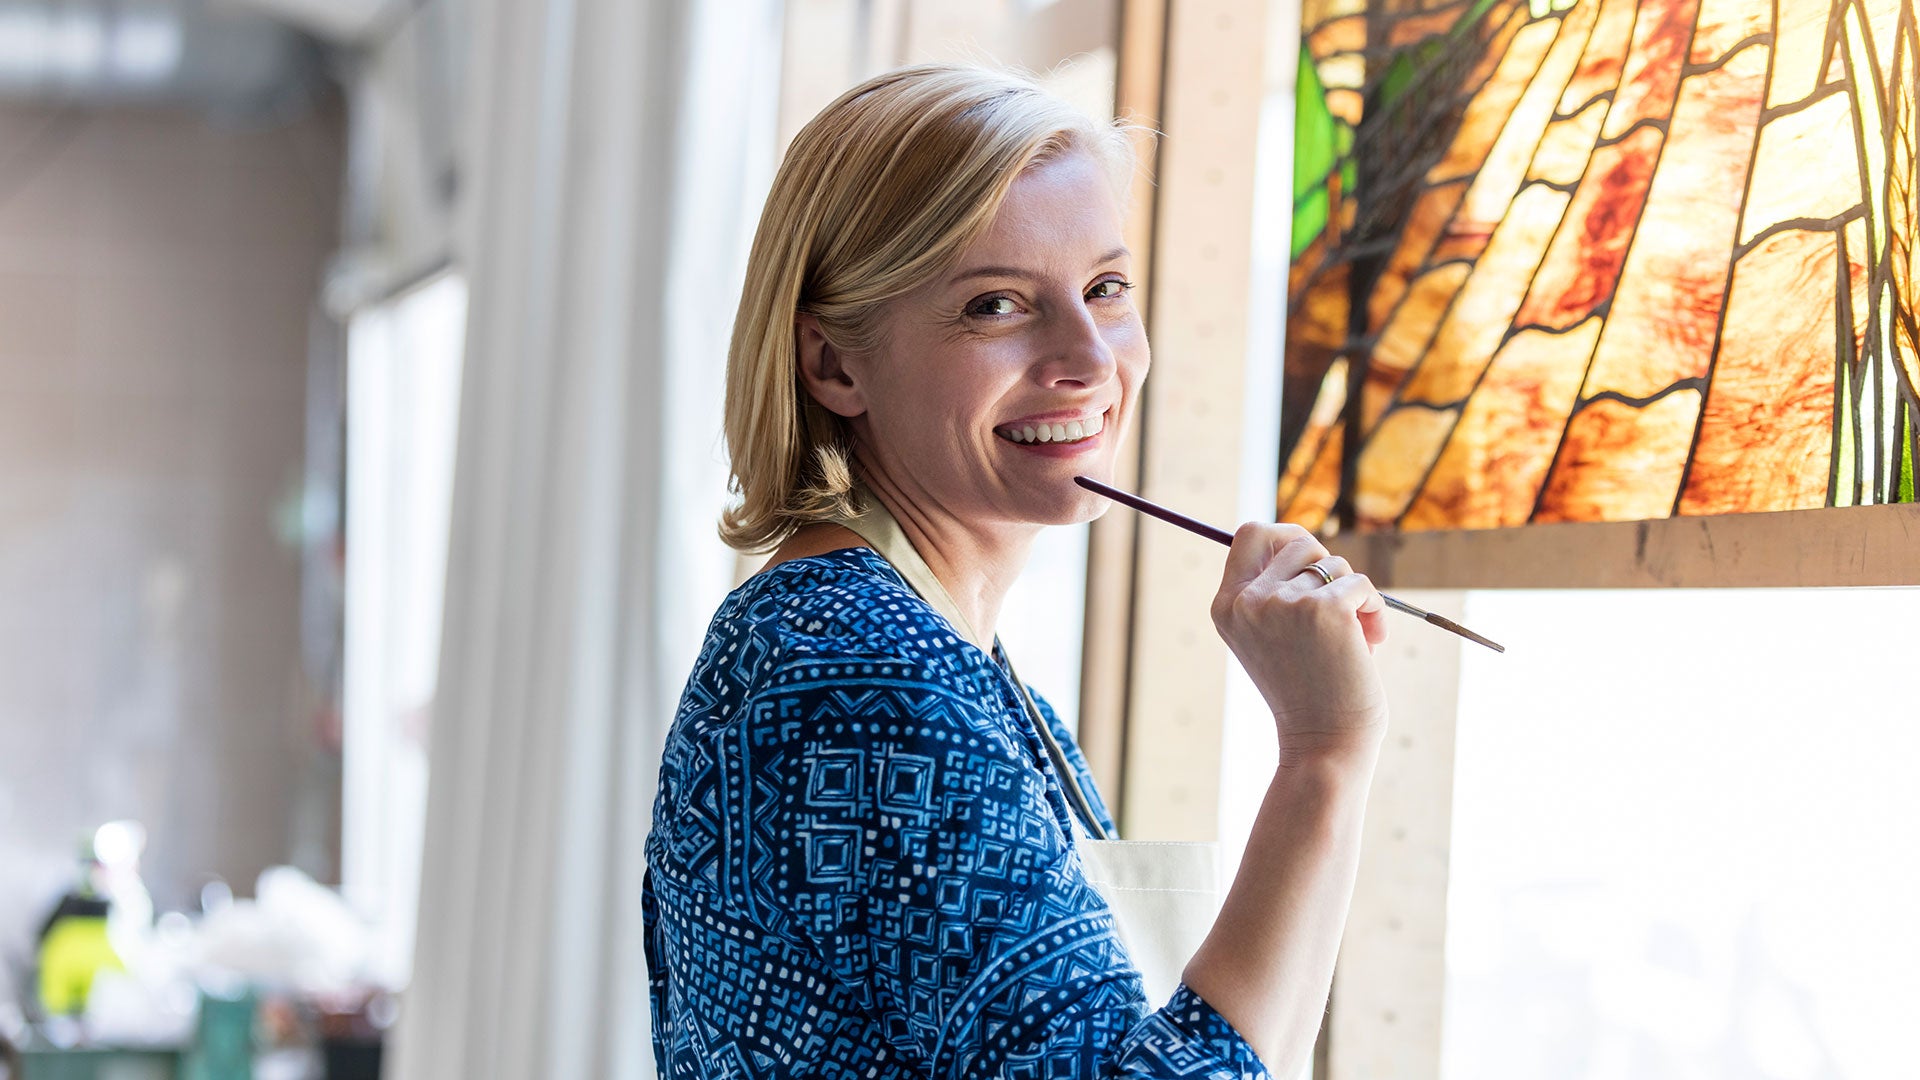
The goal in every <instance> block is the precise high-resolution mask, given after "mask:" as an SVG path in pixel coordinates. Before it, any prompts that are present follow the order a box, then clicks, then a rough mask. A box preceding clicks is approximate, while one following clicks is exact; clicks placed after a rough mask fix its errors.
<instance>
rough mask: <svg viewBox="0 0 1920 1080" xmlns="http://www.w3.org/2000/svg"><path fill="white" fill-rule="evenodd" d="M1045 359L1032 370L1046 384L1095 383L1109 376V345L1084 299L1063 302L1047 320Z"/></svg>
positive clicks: (1067, 386) (1111, 366) (1111, 370)
mask: <svg viewBox="0 0 1920 1080" xmlns="http://www.w3.org/2000/svg"><path fill="white" fill-rule="evenodd" d="M1049 322H1050V324H1051V325H1049V326H1048V328H1047V330H1048V332H1047V335H1046V339H1045V342H1044V346H1045V352H1044V353H1043V356H1044V357H1045V359H1044V360H1043V361H1042V362H1041V364H1040V365H1039V369H1038V370H1037V371H1036V372H1035V374H1036V375H1037V376H1038V377H1039V379H1040V381H1041V382H1042V383H1044V384H1045V385H1046V386H1048V387H1059V388H1063V389H1071V388H1075V387H1088V388H1091V387H1097V386H1102V385H1104V384H1105V383H1106V382H1107V380H1108V379H1111V378H1113V373H1114V369H1115V361H1114V355H1113V346H1112V345H1111V344H1110V343H1108V341H1107V339H1106V335H1105V334H1103V333H1102V332H1101V327H1100V323H1099V321H1098V320H1096V319H1095V318H1094V316H1093V312H1091V311H1089V310H1087V306H1086V305H1085V304H1084V303H1078V304H1071V305H1067V306H1066V309H1065V310H1064V311H1061V312H1059V314H1057V315H1056V316H1054V317H1053V318H1052V319H1050V320H1049Z"/></svg>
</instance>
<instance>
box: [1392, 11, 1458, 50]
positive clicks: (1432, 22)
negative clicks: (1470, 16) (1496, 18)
mask: <svg viewBox="0 0 1920 1080" xmlns="http://www.w3.org/2000/svg"><path fill="white" fill-rule="evenodd" d="M1466 7H1467V6H1466V5H1465V4H1448V5H1446V6H1445V7H1439V8H1435V9H1433V10H1432V11H1425V12H1421V13H1420V14H1418V15H1407V16H1404V17H1402V18H1398V19H1395V20H1393V22H1392V23H1390V24H1389V25H1388V27H1387V44H1388V45H1391V46H1393V47H1394V48H1401V47H1403V46H1406V45H1411V44H1413V43H1414V42H1416V41H1419V40H1421V39H1422V38H1429V37H1433V36H1434V35H1436V34H1444V33H1446V32H1447V31H1448V30H1450V29H1452V28H1453V24H1454V23H1455V22H1456V21H1458V20H1459V18H1460V14H1461V13H1462V12H1463V11H1465V10H1466Z"/></svg>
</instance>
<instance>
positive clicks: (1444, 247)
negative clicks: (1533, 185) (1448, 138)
mask: <svg viewBox="0 0 1920 1080" xmlns="http://www.w3.org/2000/svg"><path fill="white" fill-rule="evenodd" d="M1596 10H1597V9H1596V8H1595V7H1594V6H1593V5H1592V4H1579V5H1576V6H1575V7H1574V9H1573V10H1572V11H1569V12H1567V14H1566V15H1565V16H1564V17H1563V18H1561V19H1559V20H1558V23H1559V27H1560V30H1559V33H1558V35H1557V36H1555V38H1554V40H1553V47H1552V48H1551V49H1549V50H1548V51H1547V56H1546V59H1545V60H1544V61H1542V62H1541V64H1540V67H1539V70H1538V71H1536V72H1535V73H1534V76H1533V80H1532V81H1531V82H1530V83H1528V85H1527V89H1526V92H1525V93H1523V94H1521V95H1520V100H1519V101H1518V102H1516V103H1515V104H1514V106H1513V109H1512V111H1511V112H1509V113H1508V114H1507V116H1506V119H1505V121H1504V122H1503V123H1502V125H1501V127H1500V134H1499V136H1498V137H1496V138H1495V139H1494V140H1493V145H1492V147H1491V148H1489V149H1488V150H1487V155H1486V158H1485V160H1483V161H1482V162H1481V163H1480V168H1479V170H1478V171H1477V172H1475V174H1474V177H1473V183H1472V185H1471V186H1469V187H1468V188H1467V197H1466V200H1465V201H1463V202H1462V203H1461V204H1460V211H1459V213H1458V214H1456V215H1455V217H1454V223H1453V225H1452V226H1451V227H1450V228H1449V229H1448V239H1447V242H1445V243H1442V244H1441V246H1440V250H1439V251H1437V252H1435V256H1436V258H1442V259H1452V258H1467V259H1472V258H1477V257H1478V256H1479V254H1480V246H1481V244H1483V243H1484V242H1485V241H1484V239H1483V238H1485V237H1490V236H1491V235H1492V233H1493V229H1494V226H1495V225H1497V224H1499V222H1500V221H1501V220H1502V219H1503V218H1504V217H1505V216H1506V215H1507V209H1508V207H1510V206H1512V205H1513V202H1514V198H1515V195H1516V194H1517V193H1518V192H1519V190H1520V185H1521V183H1522V182H1523V181H1524V180H1525V179H1526V176H1527V168H1528V166H1529V165H1530V164H1531V163H1532V161H1533V157H1534V152H1535V151H1536V150H1537V149H1538V148H1539V146H1540V139H1541V136H1542V135H1544V134H1545V133H1546V130H1547V124H1548V122H1550V121H1551V120H1552V119H1553V109H1554V105H1555V103H1556V102H1558V101H1559V100H1560V94H1561V92H1562V91H1564V90H1565V89H1566V88H1567V80H1568V79H1569V78H1571V77H1572V76H1573V69H1574V66H1575V65H1576V64H1578V63H1579V61H1580V54H1581V52H1582V51H1584V50H1585V49H1586V46H1587V32H1588V31H1589V30H1590V29H1592V27H1593V14H1594V12H1595V11H1596ZM1543 25H1547V26H1551V25H1553V24H1552V23H1546V24H1543ZM1530 29H1531V28H1530ZM1456 236H1457V237H1458V238H1459V240H1460V241H1461V242H1456Z"/></svg>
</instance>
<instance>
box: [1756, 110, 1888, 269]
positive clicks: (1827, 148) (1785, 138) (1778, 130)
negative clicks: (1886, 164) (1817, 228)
mask: <svg viewBox="0 0 1920 1080" xmlns="http://www.w3.org/2000/svg"><path fill="white" fill-rule="evenodd" d="M1852 111H1853V99H1852V98H1851V97H1849V96H1848V95H1846V94H1833V95H1831V96H1829V97H1826V98H1823V99H1821V100H1820V101H1817V102H1815V103H1814V104H1812V105H1809V106H1807V107H1806V108H1804V109H1801V110H1799V111H1797V112H1790V113H1787V114H1786V115H1784V116H1779V117H1775V118H1774V119H1773V120H1772V121H1770V122H1768V123H1767V125H1766V126H1765V127H1763V128H1761V129H1760V147H1759V149H1758V151H1757V152H1756V153H1755V154H1754V158H1753V178H1752V180H1751V181H1749V183H1748V188H1747V212H1746V214H1745V216H1744V217H1743V219H1742V221H1741V225H1740V243H1742V244H1747V243H1749V242H1751V241H1752V240H1753V238H1754V237H1755V236H1757V235H1759V234H1760V233H1761V232H1762V231H1764V230H1765V229H1766V228H1767V227H1768V226H1770V225H1774V224H1777V223H1779V222H1782V221H1786V220H1787V219H1789V218H1809V219H1812V220H1815V221H1820V220H1825V219H1828V218H1832V217H1836V216H1838V215H1840V214H1842V213H1845V212H1846V211H1848V210H1850V209H1852V208H1853V207H1855V206H1857V205H1859V203H1860V156H1859V155H1858V154H1856V153H1855V152H1854V144H1853V138H1852V137H1851V134H1850V132H1851V131H1852V129H1853V118H1852Z"/></svg>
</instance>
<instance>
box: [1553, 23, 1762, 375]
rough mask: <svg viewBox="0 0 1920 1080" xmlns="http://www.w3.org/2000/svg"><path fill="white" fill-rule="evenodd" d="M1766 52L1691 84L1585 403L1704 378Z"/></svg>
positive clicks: (1746, 55) (1677, 112)
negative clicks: (1599, 397) (1603, 395)
mask: <svg viewBox="0 0 1920 1080" xmlns="http://www.w3.org/2000/svg"><path fill="white" fill-rule="evenodd" d="M1766 59H1767V51H1766V49H1765V48H1761V47H1754V48H1747V49H1742V50H1741V51H1740V52H1739V53H1737V54H1736V55H1735V56H1734V58H1733V59H1732V61H1730V62H1729V63H1728V64H1727V65H1726V66H1725V67H1722V68H1716V69H1714V70H1711V71H1707V72H1703V73H1702V74H1699V75H1694V76H1690V77H1689V78H1688V79H1687V80H1686V82H1685V84H1684V85H1682V87H1681V89H1680V102H1679V105H1678V106H1677V107H1676V108H1675V109H1674V116H1673V124H1674V130H1673V134H1672V135H1671V136H1669V138H1668V139H1667V147H1666V150H1665V151H1664V152H1663V153H1662V154H1661V155H1660V164H1659V171H1658V172H1657V173H1655V175H1654V178H1653V184H1652V187H1651V188H1650V189H1649V191H1648V193H1647V204H1646V208H1645V210H1643V211H1642V213H1641V215H1640V223H1639V226H1638V227H1637V228H1636V230H1635V231H1634V239H1633V245H1632V247H1631V248H1630V249H1629V250H1628V252H1627V261H1626V264H1625V266H1624V268H1623V269H1622V270H1621V274H1620V285H1619V288H1618V289H1616V290H1615V292H1614V297H1613V307H1612V309H1611V311H1609V313H1608V315H1607V328H1606V330H1605V332H1604V333H1602V334H1601V335H1600V346H1599V348H1598V349H1597V350H1595V352H1594V358H1593V369H1592V371H1591V372H1590V373H1589V374H1588V376H1587V385H1586V386H1585V388H1584V389H1582V391H1581V393H1582V395H1583V396H1585V397H1593V396H1595V395H1597V394H1600V393H1602V392H1604V391H1608V390H1611V391H1615V392H1617V393H1619V394H1621V395H1623V396H1625V397H1630V398H1643V397H1648V396H1651V395H1652V394H1654V393H1656V392H1658V391H1660V390H1661V389H1663V388H1665V387H1666V386H1668V385H1669V384H1672V383H1674V382H1678V381H1679V380H1681V379H1690V378H1697V377H1699V376H1701V375H1704V374H1706V371H1707V366H1708V364H1709V362H1710V361H1711V359H1712V357H1713V343H1714V337H1715V335H1716V334H1717V333H1718V331H1719V325H1720V305H1721V303H1722V302H1723V300H1724V299H1725V295H1726V288H1727V275H1728V268H1727V252H1728V250H1729V249H1730V248H1732V247H1733V237H1734V230H1735V228H1736V227H1737V225H1738V221H1739V217H1740V198H1741V192H1742V191H1743V189H1744V188H1745V187H1746V174H1747V165H1748V157H1749V155H1750V154H1751V152H1752V150H1753V129H1754V125H1755V124H1756V123H1757V122H1758V120H1759V118H1760V97H1761V94H1762V93H1763V92H1764V90H1765V85H1764V84H1765V79H1766Z"/></svg>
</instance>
